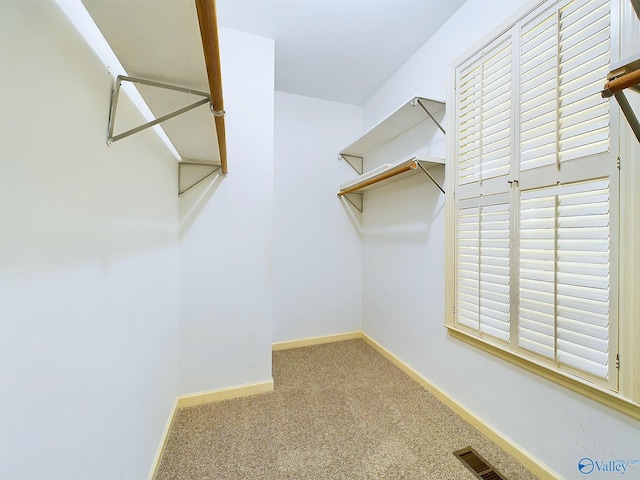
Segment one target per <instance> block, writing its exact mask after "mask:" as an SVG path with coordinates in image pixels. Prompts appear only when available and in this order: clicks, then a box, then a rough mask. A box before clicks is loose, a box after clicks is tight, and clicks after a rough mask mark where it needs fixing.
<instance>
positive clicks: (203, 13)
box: [195, 0, 228, 175]
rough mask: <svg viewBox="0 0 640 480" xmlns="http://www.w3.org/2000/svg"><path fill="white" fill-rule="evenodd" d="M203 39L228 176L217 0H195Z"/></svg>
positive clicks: (216, 119) (224, 167) (219, 146)
mask: <svg viewBox="0 0 640 480" xmlns="http://www.w3.org/2000/svg"><path fill="white" fill-rule="evenodd" d="M195 2H196V10H197V11H198V23H199V24H200V36H201V37H202V49H203V50H204V61H205V65H206V67H207V77H208V79H209V93H210V94H211V103H212V104H213V110H214V121H215V128H216V135H217V137H218V149H219V151H220V165H221V171H222V173H223V174H225V175H226V174H227V172H228V170H227V140H226V132H225V124H224V101H223V98H222V71H221V68H220V44H219V42H218V18H217V14H216V2H215V0H195Z"/></svg>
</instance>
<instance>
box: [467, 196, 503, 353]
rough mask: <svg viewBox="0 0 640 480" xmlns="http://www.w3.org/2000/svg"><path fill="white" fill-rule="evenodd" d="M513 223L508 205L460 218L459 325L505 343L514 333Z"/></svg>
mask: <svg viewBox="0 0 640 480" xmlns="http://www.w3.org/2000/svg"><path fill="white" fill-rule="evenodd" d="M483 200H486V199H483ZM509 219H510V215H509V204H508V203H498V204H491V205H486V206H473V207H467V208H461V209H460V210H459V215H458V241H457V251H458V272H457V278H458V284H457V285H458V286H457V306H456V313H457V316H456V318H457V323H458V324H459V325H464V326H465V327H468V328H472V329H473V330H475V331H477V332H479V333H482V334H486V335H491V336H492V337H495V338H497V339H499V340H501V341H503V342H508V341H509V331H510V328H509V320H510V303H509V298H510V288H511V284H510V253H509V242H510V223H509Z"/></svg>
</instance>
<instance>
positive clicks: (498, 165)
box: [480, 36, 512, 180]
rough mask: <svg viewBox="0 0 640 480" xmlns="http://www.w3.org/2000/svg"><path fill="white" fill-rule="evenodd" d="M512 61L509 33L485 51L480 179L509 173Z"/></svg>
mask: <svg viewBox="0 0 640 480" xmlns="http://www.w3.org/2000/svg"><path fill="white" fill-rule="evenodd" d="M511 63H512V61H511V36H508V37H507V39H506V40H505V41H503V42H501V43H499V44H498V45H496V46H495V47H493V48H492V49H491V50H490V51H488V52H485V55H484V61H483V70H484V72H483V77H482V126H481V129H482V137H481V151H480V178H481V180H486V179H489V178H493V177H498V176H500V175H506V174H508V173H509V163H510V160H511Z"/></svg>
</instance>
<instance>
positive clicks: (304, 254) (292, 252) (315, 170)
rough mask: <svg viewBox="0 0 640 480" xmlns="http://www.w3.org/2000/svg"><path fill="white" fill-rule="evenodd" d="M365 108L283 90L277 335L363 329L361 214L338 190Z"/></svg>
mask: <svg viewBox="0 0 640 480" xmlns="http://www.w3.org/2000/svg"><path fill="white" fill-rule="evenodd" d="M361 129H362V108H361V107H356V106H353V105H345V104H341V103H335V102H329V101H326V100H318V99H314V98H309V97H302V96H299V95H292V94H287V93H281V92H276V127H275V179H274V185H275V188H274V269H273V284H274V290H273V292H274V300H273V302H274V307H273V308H274V316H273V340H274V341H275V342H278V341H286V340H295V339H300V338H308V337H316V336H322V335H331V334H336V333H344V332H351V331H355V330H360V320H361V312H360V305H361V297H362V290H361V266H362V262H361V246H360V245H361V240H360V229H361V226H360V223H359V221H360V217H359V216H357V217H356V216H355V215H354V214H353V212H354V210H353V209H350V208H349V207H346V206H345V205H344V203H343V202H341V201H340V200H339V199H338V198H337V192H338V187H339V185H340V184H341V183H343V182H345V181H347V180H349V179H350V178H352V177H354V176H355V175H356V173H355V172H354V170H353V169H352V168H351V167H350V166H349V165H348V164H347V163H346V162H340V161H338V152H339V151H340V150H341V149H342V148H344V147H345V146H347V145H348V144H350V143H351V142H352V141H353V140H355V139H356V138H357V137H358V135H360V133H361Z"/></svg>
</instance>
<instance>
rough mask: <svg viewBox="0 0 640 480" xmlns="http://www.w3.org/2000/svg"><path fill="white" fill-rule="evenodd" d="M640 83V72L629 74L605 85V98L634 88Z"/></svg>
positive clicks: (603, 93) (603, 94)
mask: <svg viewBox="0 0 640 480" xmlns="http://www.w3.org/2000/svg"><path fill="white" fill-rule="evenodd" d="M639 83H640V70H636V71H634V72H631V73H627V74H625V75H622V76H620V77H618V78H614V79H613V80H609V81H608V82H607V83H605V84H604V91H603V92H602V96H603V97H610V96H611V95H613V94H614V93H618V92H621V91H622V90H624V89H625V88H629V87H633V86H634V85H638V84H639Z"/></svg>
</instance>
